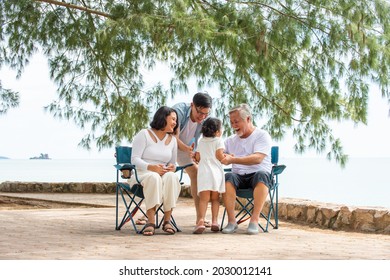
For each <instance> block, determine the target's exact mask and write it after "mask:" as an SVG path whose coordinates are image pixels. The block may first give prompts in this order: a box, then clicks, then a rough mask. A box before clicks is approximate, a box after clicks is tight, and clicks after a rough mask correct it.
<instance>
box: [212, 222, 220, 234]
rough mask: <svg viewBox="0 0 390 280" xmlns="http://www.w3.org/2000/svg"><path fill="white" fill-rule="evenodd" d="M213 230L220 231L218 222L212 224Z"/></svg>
mask: <svg viewBox="0 0 390 280" xmlns="http://www.w3.org/2000/svg"><path fill="white" fill-rule="evenodd" d="M211 231H213V232H218V231H219V225H218V224H211Z"/></svg>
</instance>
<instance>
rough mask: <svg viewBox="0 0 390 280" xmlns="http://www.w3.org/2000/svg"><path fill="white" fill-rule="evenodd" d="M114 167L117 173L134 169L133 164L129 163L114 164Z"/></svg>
mask: <svg viewBox="0 0 390 280" xmlns="http://www.w3.org/2000/svg"><path fill="white" fill-rule="evenodd" d="M114 167H115V168H116V170H118V171H122V170H133V169H135V165H134V164H131V163H122V164H115V165H114Z"/></svg>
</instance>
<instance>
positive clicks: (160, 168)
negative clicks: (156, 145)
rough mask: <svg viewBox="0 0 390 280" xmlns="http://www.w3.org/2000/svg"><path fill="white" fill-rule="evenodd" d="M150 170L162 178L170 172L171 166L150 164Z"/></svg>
mask: <svg viewBox="0 0 390 280" xmlns="http://www.w3.org/2000/svg"><path fill="white" fill-rule="evenodd" d="M172 165H173V164H172ZM148 170H150V171H153V172H156V173H158V174H159V175H160V176H162V175H164V174H165V173H167V172H168V171H170V169H169V166H166V165H165V164H149V165H148Z"/></svg>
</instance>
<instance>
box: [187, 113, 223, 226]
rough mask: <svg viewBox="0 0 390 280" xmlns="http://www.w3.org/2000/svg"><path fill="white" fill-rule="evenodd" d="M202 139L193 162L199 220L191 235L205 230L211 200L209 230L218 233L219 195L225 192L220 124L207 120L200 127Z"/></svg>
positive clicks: (217, 121) (211, 119)
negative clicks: (196, 166)
mask: <svg viewBox="0 0 390 280" xmlns="http://www.w3.org/2000/svg"><path fill="white" fill-rule="evenodd" d="M202 134H203V137H202V138H201V139H200V140H199V144H198V150H197V152H196V153H195V160H196V161H198V162H199V166H198V177H197V179H198V196H199V214H200V220H199V222H198V223H197V225H196V227H195V229H194V231H193V233H195V234H200V233H203V231H204V230H205V228H206V227H205V225H204V219H205V216H206V211H207V205H208V202H209V200H211V217H212V224H211V230H212V231H214V232H217V231H219V225H218V211H219V194H220V193H224V192H225V174H224V171H223V167H222V164H221V162H220V160H222V159H223V157H224V154H223V151H224V144H223V141H222V139H221V138H220V137H221V134H222V122H221V121H220V120H219V119H217V118H208V119H206V120H205V121H204V123H203V126H202Z"/></svg>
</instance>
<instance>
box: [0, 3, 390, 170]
mask: <svg viewBox="0 0 390 280" xmlns="http://www.w3.org/2000/svg"><path fill="white" fill-rule="evenodd" d="M389 9H390V6H389V2H388V1H385V0H360V1H355V0H340V1H335V0H306V1H290V0H284V1H270V0H259V1H217V0H209V1H208V0H176V1H175V0H173V1H159V0H122V1H114V0H99V1H92V0H67V1H62V2H60V1H52V0H36V1H32V0H19V1H2V2H0V24H1V29H0V49H1V51H0V67H3V66H8V67H10V68H12V69H16V70H17V73H18V76H20V75H21V74H22V71H23V68H24V67H25V66H26V65H27V64H28V61H29V59H30V58H31V56H32V55H33V54H34V53H36V52H37V51H40V52H42V53H43V54H44V55H45V56H46V57H47V59H48V62H49V65H50V76H51V79H52V80H53V81H55V83H56V84H57V86H58V100H57V101H56V102H54V103H52V104H50V105H48V106H47V107H46V109H47V110H48V111H50V112H51V113H52V114H53V115H54V116H55V117H58V118H66V119H72V120H73V121H74V122H75V123H76V124H77V125H79V126H80V127H81V128H88V129H91V130H90V131H91V132H90V133H89V134H87V135H86V136H85V138H83V139H82V140H81V145H83V146H84V147H86V148H89V147H90V146H91V145H92V144H93V143H95V144H96V145H97V147H99V148H103V147H111V146H113V145H115V144H116V143H118V142H120V141H121V140H123V139H128V140H131V139H132V137H133V136H134V134H135V133H136V132H137V131H138V130H139V129H141V128H143V127H145V126H147V123H148V121H149V117H150V113H152V112H153V111H154V110H155V109H156V108H157V107H158V106H160V105H162V104H165V103H166V101H167V97H168V96H172V97H174V96H175V95H176V94H177V93H178V92H186V91H188V89H187V83H188V81H189V80H190V79H191V78H193V77H195V79H196V81H197V84H198V86H199V87H204V86H208V85H216V86H218V88H219V89H220V92H221V98H219V99H218V100H216V104H215V105H214V108H215V111H216V113H217V116H220V117H223V116H225V115H226V112H227V110H228V109H229V107H231V106H233V105H236V104H237V103H242V102H245V103H249V104H250V105H251V106H252V108H253V109H254V115H256V116H257V118H258V119H261V120H263V121H264V122H265V123H266V125H265V128H266V129H267V130H268V131H270V133H271V135H272V137H273V138H274V139H281V138H282V137H283V135H285V134H286V132H288V131H293V135H294V137H295V139H296V151H297V152H300V153H303V152H304V151H306V150H307V149H308V148H309V149H315V150H316V151H318V152H320V153H322V152H325V151H326V152H327V156H328V158H334V159H336V160H337V161H338V162H340V164H341V165H344V164H345V162H346V160H347V155H345V154H344V152H343V149H342V145H341V143H340V140H339V139H338V138H337V137H335V136H334V135H333V134H332V130H331V127H330V122H331V121H335V120H336V121H346V120H352V121H353V122H355V123H363V124H365V123H366V121H367V119H366V118H367V102H368V99H369V93H370V85H371V84H373V83H374V84H378V85H379V88H380V91H381V93H375V92H373V93H371V94H381V95H382V96H383V97H384V98H385V99H388V100H390V94H389V66H390V48H389V38H390V32H389V27H390V16H389V15H390V13H389ZM158 63H165V64H167V65H169V68H170V70H171V72H172V73H173V78H172V80H171V81H170V86H169V88H164V87H163V86H162V85H161V84H156V85H153V87H150V86H149V85H148V87H146V86H145V81H144V77H143V75H142V71H143V70H144V69H153V68H154V67H155V66H156V64H158ZM145 88H147V89H145ZM0 102H1V104H0V105H1V106H0V114H1V113H5V112H6V111H7V110H8V109H9V108H11V107H15V106H17V105H18V102H19V96H18V93H15V92H13V91H12V90H9V89H4V88H2V87H1V84H0ZM227 122H228V120H227V119H226V118H225V125H226V129H227V131H229V130H228V123H227Z"/></svg>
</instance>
